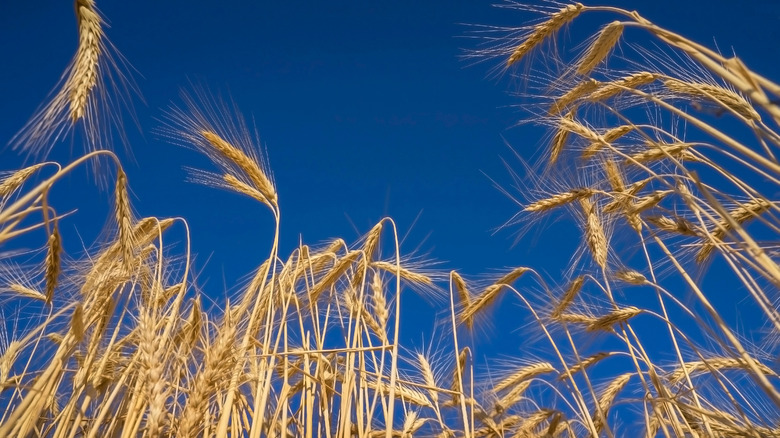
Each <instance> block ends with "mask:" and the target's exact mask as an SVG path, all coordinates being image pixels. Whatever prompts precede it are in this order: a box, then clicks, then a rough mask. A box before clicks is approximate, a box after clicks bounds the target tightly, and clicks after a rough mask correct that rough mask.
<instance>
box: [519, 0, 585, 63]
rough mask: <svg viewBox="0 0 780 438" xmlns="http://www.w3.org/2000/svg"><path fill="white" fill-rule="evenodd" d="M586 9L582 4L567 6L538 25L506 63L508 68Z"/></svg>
mask: <svg viewBox="0 0 780 438" xmlns="http://www.w3.org/2000/svg"><path fill="white" fill-rule="evenodd" d="M583 9H585V6H583V5H582V4H581V3H575V4H572V5H567V6H565V7H564V8H562V9H561V10H560V11H558V12H556V13H554V14H552V15H551V16H550V19H549V20H547V21H545V22H544V23H541V24H538V25H536V26H535V27H534V31H533V32H532V33H531V34H530V35H529V36H528V38H526V39H525V41H523V42H522V43H521V44H520V45H519V46H517V47H516V48H515V50H514V51H513V52H512V54H511V55H510V56H509V59H508V60H507V62H506V66H507V67H510V66H511V65H512V64H514V63H516V62H518V61H520V60H521V59H522V58H523V57H524V56H525V55H526V54H528V52H530V51H531V50H533V48H534V47H536V46H538V45H539V44H540V43H542V42H543V41H544V40H546V39H547V38H548V37H550V36H552V35H553V34H555V33H556V32H557V31H558V30H559V29H560V28H561V27H563V26H565V25H566V23H569V22H571V21H572V20H574V19H575V18H576V17H577V15H579V14H580V12H582V10H583Z"/></svg>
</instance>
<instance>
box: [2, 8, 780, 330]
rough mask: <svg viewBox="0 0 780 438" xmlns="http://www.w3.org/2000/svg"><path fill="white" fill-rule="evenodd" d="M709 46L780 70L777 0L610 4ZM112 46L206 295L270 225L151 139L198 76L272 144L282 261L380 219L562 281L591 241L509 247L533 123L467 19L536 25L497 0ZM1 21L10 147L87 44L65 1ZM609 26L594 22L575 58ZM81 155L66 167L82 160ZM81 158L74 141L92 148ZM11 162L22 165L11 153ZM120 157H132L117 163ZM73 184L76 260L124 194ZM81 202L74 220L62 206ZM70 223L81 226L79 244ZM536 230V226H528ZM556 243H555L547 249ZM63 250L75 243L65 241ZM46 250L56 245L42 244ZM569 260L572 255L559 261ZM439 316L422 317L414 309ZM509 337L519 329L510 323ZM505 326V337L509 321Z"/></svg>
mask: <svg viewBox="0 0 780 438" xmlns="http://www.w3.org/2000/svg"><path fill="white" fill-rule="evenodd" d="M606 3H608V4H613V5H617V6H622V7H625V8H627V9H637V10H639V12H640V13H642V14H643V15H644V16H645V17H646V18H648V19H650V20H652V21H655V22H656V23H658V24H660V25H662V26H665V27H667V28H670V29H672V30H676V31H679V32H681V33H683V34H684V35H686V36H688V37H690V38H692V39H694V40H698V41H700V42H702V43H705V44H707V45H712V43H713V38H714V37H716V38H717V43H718V45H719V47H720V48H721V50H723V51H724V52H726V51H730V48H732V47H733V48H734V50H735V51H736V52H737V53H738V54H739V55H740V57H741V58H742V59H743V60H744V61H745V62H746V63H747V64H748V65H750V66H751V67H752V68H753V69H754V70H756V71H758V72H762V73H765V74H766V75H767V76H769V77H772V76H773V75H775V74H776V67H777V63H776V60H777V59H780V48H778V46H777V45H776V42H777V41H778V40H780V35H779V33H780V31H778V28H780V26H777V23H778V20H780V3H777V2H774V1H770V0H754V1H746V2H735V1H725V0H711V1H668V0H660V1H610V2H606ZM98 6H99V8H100V9H101V10H102V11H103V13H104V15H105V16H106V17H107V18H108V20H109V22H110V25H111V28H110V29H108V30H107V35H108V37H109V39H110V40H111V41H112V42H113V43H114V44H115V45H116V47H117V48H118V49H119V50H120V51H121V53H123V54H124V55H125V57H126V58H127V59H128V60H129V62H130V63H131V64H132V65H133V67H134V68H135V70H136V71H137V72H136V73H135V77H136V79H137V83H138V86H139V88H140V90H141V92H142V94H143V98H144V101H145V102H140V101H138V102H136V112H137V117H138V121H139V124H140V126H141V128H142V131H143V134H141V133H139V131H138V130H137V129H135V128H134V127H133V126H132V124H131V123H128V135H129V137H130V143H131V146H132V148H133V151H134V155H135V161H134V162H133V161H129V160H125V163H126V164H125V165H126V170H127V173H128V175H129V180H130V185H131V189H132V192H133V196H134V200H133V202H134V207H135V209H136V211H137V213H138V214H139V215H142V216H148V215H156V216H161V217H166V216H183V217H186V218H187V220H188V221H189V224H190V227H191V229H192V238H193V247H194V249H195V252H196V253H197V254H198V259H197V264H198V271H200V272H201V274H200V283H202V284H203V283H205V284H206V290H207V291H208V292H209V293H210V294H216V295H217V296H218V295H220V294H221V293H223V291H224V288H223V284H227V285H230V284H234V283H235V282H236V280H237V279H238V278H240V277H241V276H242V275H244V274H246V273H247V272H249V271H250V270H251V269H252V268H253V267H255V266H256V265H257V264H258V263H259V262H260V261H262V260H263V259H264V258H265V257H266V254H267V252H268V251H267V248H268V244H269V240H270V238H271V235H272V222H271V218H270V214H268V212H267V211H266V210H265V208H264V207H262V206H259V205H255V204H254V203H252V202H251V201H250V200H248V199H245V198H242V197H240V196H237V195H234V194H231V193H225V192H221V191H217V190H214V189H211V188H208V187H203V186H198V185H193V184H191V183H187V182H185V178H186V172H185V171H184V170H183V168H182V166H193V167H205V168H210V166H209V165H208V163H207V162H206V160H205V159H204V158H202V157H200V156H198V155H197V154H196V153H195V152H193V151H191V150H187V149H183V148H180V147H176V146H173V145H170V144H169V143H167V142H166V141H164V140H162V139H160V138H158V137H157V136H155V135H154V134H153V133H152V130H153V129H154V128H157V127H158V126H159V125H160V122H159V121H158V119H159V118H160V117H161V110H162V109H163V108H165V107H167V106H168V105H169V104H170V102H172V101H174V102H175V101H177V95H178V91H179V88H180V87H182V86H185V85H186V84H187V82H188V80H189V79H191V80H194V81H197V82H200V83H203V84H206V85H208V87H209V88H210V89H211V90H213V91H215V92H219V91H221V92H229V94H230V95H231V96H232V98H233V99H234V100H235V101H236V103H237V104H238V106H239V107H240V108H241V109H242V111H243V112H244V115H245V116H247V118H254V122H255V124H256V126H257V128H258V131H259V133H260V137H261V140H262V143H263V146H264V147H266V148H267V151H268V155H269V157H268V158H269V162H270V165H271V169H272V170H273V174H274V177H275V180H276V183H277V187H278V191H279V196H280V204H281V211H282V236H283V237H282V239H283V240H282V254H283V255H286V254H288V253H289V251H290V250H291V249H292V248H293V247H295V245H296V244H297V242H298V240H299V237H302V239H303V241H304V242H306V243H317V242H322V241H324V240H326V239H329V238H333V237H337V236H339V237H343V238H345V239H346V240H347V241H348V242H349V241H354V240H355V239H356V238H357V237H358V236H359V234H362V233H364V232H367V231H368V230H369V229H370V228H371V226H372V225H374V224H375V223H376V222H377V221H378V220H380V219H381V218H382V217H384V216H391V217H393V218H394V219H395V220H396V221H397V223H398V225H399V227H400V230H401V232H402V234H403V233H406V232H407V231H409V237H408V238H407V240H406V242H405V245H404V248H405V250H406V251H412V250H414V249H416V248H417V247H418V246H419V247H420V250H421V251H422V252H423V253H425V254H428V255H429V256H430V257H431V258H432V259H434V260H439V261H443V262H444V263H443V264H442V267H445V268H447V269H458V270H461V271H463V272H465V273H466V274H472V275H474V274H481V273H485V272H491V271H493V270H496V269H503V268H507V267H515V266H519V265H532V266H535V267H538V268H542V269H546V270H547V271H548V272H549V273H550V274H551V275H552V276H553V277H555V276H557V275H559V270H558V269H559V268H560V266H565V264H566V262H567V261H568V254H569V253H570V252H567V251H569V250H571V249H573V248H572V247H571V245H569V246H568V249H564V250H560V249H559V248H558V247H559V245H561V246H565V245H566V244H565V242H566V241H567V238H573V239H575V240H576V239H579V236H578V232H577V231H576V229H568V230H567V229H565V228H563V229H561V230H559V232H560V234H559V235H558V236H557V237H554V238H553V239H552V240H547V241H545V242H547V243H545V244H539V245H534V243H535V242H537V241H540V240H534V239H533V237H534V236H533V235H531V236H529V238H530V240H527V241H524V242H523V243H521V244H520V245H516V246H513V245H512V243H513V235H512V231H513V230H506V231H501V232H498V233H497V234H495V235H493V230H495V229H496V228H497V227H499V226H500V225H501V224H502V223H503V222H504V221H506V220H508V219H509V218H510V217H511V216H512V215H513V214H514V213H515V212H516V208H517V207H516V206H515V205H514V204H513V203H512V202H511V201H510V200H508V199H507V198H506V197H505V196H504V195H502V194H501V193H500V192H499V191H498V190H496V189H495V188H494V187H493V183H492V182H491V181H490V179H489V178H488V177H487V176H486V175H488V176H489V177H490V178H493V179H494V180H496V181H497V182H498V183H500V184H502V185H505V186H509V185H510V184H511V182H512V181H511V178H510V177H509V175H508V174H507V172H506V171H505V170H504V168H503V164H502V161H501V157H505V158H506V159H507V161H508V162H509V163H510V164H512V163H516V161H515V160H516V159H515V158H514V157H513V154H512V152H511V151H510V150H509V148H508V147H507V146H506V144H505V141H504V139H507V140H508V141H509V143H510V144H511V145H512V146H513V147H514V148H515V149H516V150H517V151H518V153H519V154H520V155H521V156H523V157H525V158H531V157H532V156H533V154H534V152H535V151H536V149H537V148H538V147H539V146H540V144H541V143H540V134H541V132H540V131H538V130H534V129H526V128H522V129H520V128H517V129H510V127H511V126H512V125H513V124H515V122H516V121H517V119H518V117H519V116H520V114H519V113H518V112H517V111H516V110H515V109H513V108H512V107H511V105H512V104H513V103H514V102H515V98H513V97H511V96H509V95H507V93H506V91H507V90H508V87H509V84H508V83H507V81H505V80H498V79H496V78H490V77H488V70H489V69H490V67H492V66H493V64H491V63H490V62H488V63H483V64H478V65H469V64H468V63H466V62H463V61H462V60H460V59H459V55H460V54H462V49H469V48H474V47H476V45H477V41H475V40H473V39H469V38H464V36H467V35H468V31H469V27H468V26H464V25H463V23H469V24H488V25H521V24H523V23H524V22H526V20H529V19H533V18H536V16H535V15H533V14H528V13H524V12H520V11H511V10H506V9H496V8H492V7H491V5H490V2H484V1H450V2H443V1H407V0H403V1H398V2H371V1H369V2H347V1H330V2H316V3H315V2H250V1H244V2H240V1H232V2H231V1H224V2H197V1H195V2H193V1H182V0H169V1H149V0H137V1H131V2H124V1H107V0H106V1H102V2H98ZM3 9H4V13H3V14H2V15H0V53H2V54H3V56H2V58H3V59H4V60H6V62H5V63H4V66H3V68H2V69H0V87H2V94H1V95H2V96H3V99H2V100H0V120H2V121H3V122H2V123H1V124H0V140H2V141H3V142H5V141H6V140H7V139H10V138H11V137H12V136H13V134H14V133H15V132H16V131H17V130H18V129H19V128H20V127H21V126H23V125H24V123H25V121H26V120H27V119H28V118H29V116H30V115H31V114H32V113H33V112H34V110H35V108H36V107H37V105H38V104H39V103H41V102H42V101H43V100H44V99H45V98H46V94H47V93H48V91H49V90H51V88H52V87H53V86H54V84H55V83H56V82H57V80H58V78H59V76H60V74H61V72H62V71H63V69H64V68H65V66H66V65H67V63H68V62H69V60H70V58H71V57H72V55H73V53H74V50H75V47H76V41H77V40H76V25H75V18H74V15H73V10H72V4H71V2H68V1H57V2H55V1H44V0H40V1H22V2H9V3H8V4H7V5H4V7H3ZM610 19H611V18H610V17H608V16H606V15H603V14H600V15H593V16H590V17H588V18H584V21H583V25H582V26H581V27H578V28H577V29H573V30H572V32H571V33H570V38H571V40H570V41H569V45H568V47H574V46H575V45H576V44H577V43H578V42H579V41H580V39H578V37H582V36H583V35H585V34H584V33H582V32H592V31H594V30H595V29H596V28H595V27H593V26H591V27H588V26H587V23H591V24H593V25H594V26H595V24H596V23H598V24H602V23H605V22H606V20H610ZM69 147H70V145H69V144H67V143H65V144H61V145H59V146H57V148H56V150H55V152H54V154H53V155H52V157H53V158H55V159H58V160H60V161H63V162H64V161H68V160H69V157H71V156H73V155H72V154H71V152H70V150H69ZM77 150H78V148H77ZM1 156H2V158H0V169H10V168H13V167H16V166H18V165H19V163H20V162H21V160H20V159H19V158H18V157H17V156H16V155H15V154H14V153H13V152H12V151H8V150H5V151H3V153H2V155H1ZM120 156H121V157H124V155H120ZM85 181H87V180H86V177H85V175H77V176H74V177H73V178H72V179H71V180H70V181H69V182H68V183H66V184H64V185H63V186H62V187H59V188H58V189H57V190H58V192H57V197H56V198H55V199H57V200H58V201H59V202H61V204H60V205H63V207H60V209H61V210H62V211H65V210H67V208H71V207H78V208H79V212H78V214H77V215H76V216H74V217H73V218H71V219H68V221H67V223H66V224H65V225H64V226H63V229H64V230H63V231H64V232H65V233H68V232H69V233H71V234H70V236H71V238H70V239H68V240H66V248H68V249H69V250H71V251H78V249H79V247H80V245H81V244H80V243H79V241H78V238H77V236H76V235H75V232H74V230H75V229H78V232H79V234H78V235H79V236H81V237H82V238H83V239H84V242H85V243H86V244H89V242H91V241H93V240H94V238H95V236H96V235H97V233H98V232H99V231H100V229H101V228H102V227H103V225H104V224H105V223H106V219H104V218H106V217H107V216H106V214H107V211H108V206H109V205H110V198H109V197H108V196H107V195H106V194H105V193H103V194H101V193H100V192H98V191H96V190H94V189H93V188H91V187H90V186H89V184H86V183H85ZM65 207H67V208H65ZM68 227H70V231H68V229H67V228H68ZM532 234H533V233H532ZM545 238H547V239H549V236H547V237H545ZM66 239H67V237H66ZM41 242H43V240H41ZM562 252H563V254H567V255H565V256H564V257H561V256H560V254H561V253H562ZM428 311H430V310H429V309H428V310H426V309H425V308H419V309H417V308H413V309H411V310H410V312H412V314H411V315H409V316H411V317H414V316H415V315H414V312H420V314H422V313H424V312H428ZM507 328H511V324H510V326H509V327H507ZM497 330H501V327H497Z"/></svg>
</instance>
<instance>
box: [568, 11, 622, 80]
mask: <svg viewBox="0 0 780 438" xmlns="http://www.w3.org/2000/svg"><path fill="white" fill-rule="evenodd" d="M622 34H623V24H622V23H621V22H619V21H613V22H612V23H609V24H608V25H606V26H604V29H602V30H601V32H600V33H599V36H598V37H597V38H596V40H595V41H594V42H593V44H591V46H590V47H589V48H588V51H587V52H585V55H584V56H583V57H582V59H580V61H579V63H578V66H577V73H579V74H581V75H585V74H588V73H590V72H591V71H593V69H594V68H596V66H597V65H598V64H599V63H600V62H601V61H603V60H604V58H606V57H607V55H609V53H610V52H611V51H612V48H613V47H615V44H617V42H618V40H619V39H620V36H621V35H622Z"/></svg>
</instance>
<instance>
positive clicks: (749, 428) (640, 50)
mask: <svg viewBox="0 0 780 438" xmlns="http://www.w3.org/2000/svg"><path fill="white" fill-rule="evenodd" d="M508 6H509V7H510V8H518V9H526V10H533V11H534V12H537V13H541V14H542V15H543V18H542V19H541V20H540V21H539V22H538V23H536V24H531V25H529V26H526V27H521V28H495V27H486V28H482V29H479V30H478V35H479V36H481V37H484V38H485V39H486V41H487V44H486V46H485V48H483V49H480V50H476V51H474V52H472V53H470V55H471V56H474V57H475V58H478V59H486V58H487V59H500V60H501V66H500V67H499V69H500V71H502V72H504V73H507V74H510V75H512V77H513V78H515V79H516V81H517V82H520V83H521V86H520V87H519V89H520V91H519V92H518V96H519V97H520V98H521V103H520V107H521V108H522V109H523V110H525V111H527V113H528V116H527V118H526V120H525V122H526V123H535V124H538V125H540V126H542V127H546V128H547V129H548V132H549V136H548V137H547V140H546V141H545V147H543V148H542V149H541V151H540V153H538V154H537V158H536V159H535V160H532V161H531V164H526V165H525V168H526V170H527V173H528V175H523V174H522V173H521V172H517V171H514V177H515V178H516V180H517V182H518V185H519V187H520V188H521V193H520V194H519V195H514V194H512V193H511V192H509V191H508V190H506V192H507V194H509V195H511V196H513V197H514V199H515V200H516V201H517V203H518V204H519V205H520V207H521V210H522V211H521V212H520V213H518V215H517V216H516V217H515V218H513V219H512V221H510V223H511V224H515V225H520V226H522V227H523V229H525V230H527V229H529V228H534V229H535V230H538V228H537V225H538V224H541V223H542V222H543V221H544V220H545V218H546V217H550V216H554V217H557V218H559V219H563V220H568V221H570V222H569V223H574V224H576V225H577V226H578V228H579V230H580V233H581V236H582V245H581V246H580V249H579V251H578V252H576V253H575V254H574V256H573V257H572V259H571V261H570V263H569V266H570V267H569V269H568V270H567V271H566V272H565V275H564V278H568V279H569V281H568V283H564V284H559V285H552V286H551V285H549V284H546V283H545V282H544V281H543V280H542V279H537V280H536V283H538V284H537V285H534V286H533V287H530V288H528V290H525V289H523V290H520V291H517V290H516V291H514V295H515V296H516V297H517V299H518V300H519V301H520V303H521V304H522V305H523V306H525V307H526V308H527V310H528V312H529V313H530V314H531V321H532V322H533V323H535V324H532V325H531V326H529V327H524V329H523V330H524V332H525V333H524V336H528V335H527V331H528V330H531V329H533V328H534V326H535V327H536V329H537V330H538V331H541V339H542V340H541V341H540V342H541V344H542V345H543V346H544V345H546V348H547V349H548V350H549V348H550V347H552V350H553V351H554V354H553V355H551V356H549V357H543V356H542V357H539V360H536V361H530V360H528V359H526V360H524V361H522V362H520V363H518V365H517V367H516V369H515V370H514V371H511V370H510V371H508V372H507V374H506V376H505V377H504V380H498V384H497V385H494V386H493V387H492V388H487V389H486V391H487V392H489V393H490V392H492V393H493V395H494V396H495V397H494V400H496V401H495V407H494V408H493V409H492V410H490V411H485V414H484V416H485V418H486V419H489V421H487V420H483V421H484V427H493V425H499V426H502V425H504V424H505V423H506V422H509V421H514V420H513V416H514V415H515V412H512V411H511V410H509V411H508V410H507V404H508V403H507V398H511V397H510V395H511V394H513V393H514V392H523V391H526V392H527V388H528V386H529V384H530V383H529V382H531V381H534V380H536V381H540V380H541V381H544V382H545V383H546V384H547V385H549V387H551V388H553V390H552V391H549V390H548V391H547V392H549V393H551V394H550V396H549V398H546V399H542V400H539V397H540V396H541V395H542V394H544V393H543V392H541V391H540V392H538V393H537V395H535V396H534V397H533V398H534V402H535V403H537V406H538V410H537V412H538V413H539V415H540V416H541V417H544V418H545V420H544V422H543V423H544V424H543V425H544V426H545V427H547V429H546V430H543V429H542V428H539V429H536V433H540V434H541V433H543V432H544V433H549V434H552V435H553V436H556V435H557V432H556V431H557V430H558V429H556V428H558V427H559V426H560V424H561V421H562V420H561V416H562V415H568V414H571V415H573V416H572V417H570V420H569V421H571V422H575V423H577V428H576V429H575V432H576V433H575V435H578V436H580V435H591V436H610V437H612V436H627V435H628V434H631V435H632V436H635V435H637V434H644V435H645V436H648V437H653V436H752V437H767V436H780V415H778V412H779V411H780V410H779V409H778V408H780V385H779V384H780V380H778V376H777V373H778V371H779V369H778V357H779V356H778V353H780V350H778V344H777V340H778V334H780V312H778V302H780V294H779V293H778V291H779V289H778V287H779V286H780V268H778V264H777V256H778V253H777V246H776V245H777V242H778V236H779V235H780V234H778V231H780V222H778V212H780V209H779V208H778V207H780V205H778V203H777V201H776V200H774V199H773V196H776V194H777V193H778V184H780V179H779V178H778V177H780V172H779V171H780V162H778V160H777V158H776V153H777V151H778V150H779V149H778V148H780V135H779V134H778V131H777V126H778V123H780V105H779V104H778V101H779V100H780V99H779V98H780V86H778V85H777V84H775V83H773V82H771V81H770V80H768V79H766V78H764V77H762V76H760V75H759V74H757V73H755V72H753V71H752V70H750V69H749V68H748V67H747V66H745V65H744V64H743V63H742V62H741V61H740V60H739V58H737V57H725V56H723V55H721V54H720V53H718V52H716V51H713V50H710V49H708V48H706V47H704V46H702V45H700V44H697V43H695V42H693V41H690V40H688V39H686V38H685V37H683V36H681V35H679V34H676V33H673V32H671V31H668V30H665V29H662V28H660V27H658V26H656V25H655V24H653V23H651V22H649V21H648V20H646V19H645V18H643V17H642V16H640V15H639V14H638V13H637V12H635V11H626V10H623V9H619V8H615V7H591V6H585V5H583V4H580V3H575V4H569V5H561V4H555V3H550V4H548V5H547V6H541V7H529V6H524V5H521V4H516V3H511V4H508ZM586 13H587V14H592V15H593V16H594V17H595V16H596V15H599V14H601V16H602V17H603V16H604V15H611V16H612V17H613V18H612V19H613V20H614V21H611V22H609V23H608V24H606V25H604V26H603V27H602V28H601V29H600V30H598V31H597V32H595V33H594V34H593V35H592V36H591V37H590V38H588V39H586V40H585V41H584V42H582V43H581V45H580V47H581V50H579V51H578V53H577V54H576V55H575V56H569V55H568V53H570V52H568V51H567V50H565V49H561V50H560V51H559V50H558V45H556V44H557V43H556V42H555V41H556V36H558V35H559V34H561V31H562V29H563V28H564V27H566V26H568V25H570V24H571V25H573V26H575V27H576V26H577V25H578V23H579V21H582V19H581V18H580V17H582V15H583V14H586ZM559 42H560V40H558V43H559ZM560 47H565V46H564V45H560ZM542 53H543V55H542ZM535 291H543V292H542V293H538V292H535ZM475 305H476V304H469V303H468V302H466V305H465V309H467V310H465V311H464V312H463V314H462V315H463V316H464V317H466V318H468V317H470V316H471V315H472V314H473V313H474V312H471V311H469V310H468V309H469V308H470V307H471V306H475ZM735 308H738V309H739V312H735ZM740 314H741V315H743V316H741V317H740V316H739V315H740ZM538 356H539V355H536V356H534V357H538ZM539 376H545V377H542V378H540V377H539ZM479 380H480V379H479V378H478V379H477V381H479ZM555 380H557V382H554V381H555ZM527 397H529V398H532V397H531V396H527ZM515 400H516V399H515V398H512V400H511V401H513V402H514V401H515ZM545 403H546V404H545ZM524 418H528V416H527V414H526V416H525V417H524ZM632 423H633V424H632ZM503 430H507V428H506V427H504V428H503ZM509 430H512V429H511V426H509ZM564 435H565V433H564Z"/></svg>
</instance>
